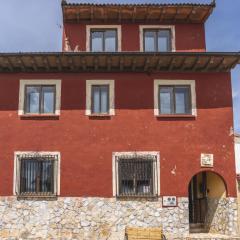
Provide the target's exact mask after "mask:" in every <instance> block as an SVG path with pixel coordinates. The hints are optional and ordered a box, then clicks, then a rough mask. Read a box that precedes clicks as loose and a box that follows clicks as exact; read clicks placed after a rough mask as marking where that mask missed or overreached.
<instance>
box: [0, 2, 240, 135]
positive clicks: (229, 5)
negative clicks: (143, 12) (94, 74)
mask: <svg viewBox="0 0 240 240" xmlns="http://www.w3.org/2000/svg"><path fill="white" fill-rule="evenodd" d="M183 1H184V0H180V1H179V0H158V1H156V0H152V1H150V0H145V1H144V0H134V1H127V0H117V1H116V0H112V1H111V2H112V3H133V2H138V3H154V2H157V3H163V2H164V3H165V2H166V3H181V2H183ZM210 1H211V0H191V2H192V3H209V2H210ZM69 2H84V1H79V0H71V1H69ZM85 2H86V1H85ZM88 2H95V3H96V2H97V3H109V1H103V0H101V1H100V0H98V1H97V0H95V1H88ZM184 2H190V1H188V0H185V1H184ZM216 2H217V7H216V9H215V10H214V12H213V14H212V15H211V17H210V18H209V19H208V21H207V23H206V39H207V50H208V51H235V52H237V51H240V27H239V25H240V13H239V10H240V0H217V1H216ZM60 3H61V0H41V1H39V0H5V1H3V0H2V1H1V14H0V32H1V36H0V52H26V51H60V50H61V40H62V38H61V37H62V36H61V34H62V11H61V5H60ZM232 86H233V102H234V128H235V131H237V132H240V65H239V66H238V67H236V68H235V69H234V70H233V71H232Z"/></svg>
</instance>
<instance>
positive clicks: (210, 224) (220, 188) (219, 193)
mask: <svg viewBox="0 0 240 240" xmlns="http://www.w3.org/2000/svg"><path fill="white" fill-rule="evenodd" d="M207 192H208V194H207V196H208V198H207V208H208V211H207V215H206V224H205V226H206V231H207V232H211V233H225V232H226V231H227V224H226V223H227V222H228V221H227V218H228V216H227V214H225V211H224V210H225V209H224V208H225V206H227V201H228V200H227V199H226V196H227V192H226V187H225V183H224V181H223V179H222V178H221V177H220V176H219V175H217V174H215V173H212V172H207Z"/></svg>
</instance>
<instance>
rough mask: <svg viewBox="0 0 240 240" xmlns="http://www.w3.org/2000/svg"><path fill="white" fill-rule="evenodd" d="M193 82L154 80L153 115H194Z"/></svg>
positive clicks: (194, 97) (194, 96) (194, 94)
mask: <svg viewBox="0 0 240 240" xmlns="http://www.w3.org/2000/svg"><path fill="white" fill-rule="evenodd" d="M196 113H197V112H196V92H195V81H194V80H155V81H154V114H155V115H156V116H158V115H159V116H163V115H173V116H174V115H175V116H176V115H189V116H195V115H196Z"/></svg>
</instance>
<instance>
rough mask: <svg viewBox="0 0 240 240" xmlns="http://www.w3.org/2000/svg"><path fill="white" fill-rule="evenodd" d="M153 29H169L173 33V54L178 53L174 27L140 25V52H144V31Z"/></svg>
mask: <svg viewBox="0 0 240 240" xmlns="http://www.w3.org/2000/svg"><path fill="white" fill-rule="evenodd" d="M148 29H149V30H151V29H159V30H161V29H162V30H163V29H168V30H170V31H171V47H172V52H176V37H175V36H176V34H175V26H174V25H140V26H139V39H140V52H144V30H148Z"/></svg>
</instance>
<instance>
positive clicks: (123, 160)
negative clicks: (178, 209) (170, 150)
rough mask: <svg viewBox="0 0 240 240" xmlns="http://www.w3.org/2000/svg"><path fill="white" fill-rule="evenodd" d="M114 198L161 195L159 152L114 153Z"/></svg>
mask: <svg viewBox="0 0 240 240" xmlns="http://www.w3.org/2000/svg"><path fill="white" fill-rule="evenodd" d="M112 167H113V196H115V197H123V198H124V197H126V198H128V197H130V198H132V197H136V198H139V197H146V198H148V197H157V196H159V194H160V153H159V152H114V153H113V158H112Z"/></svg>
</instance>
